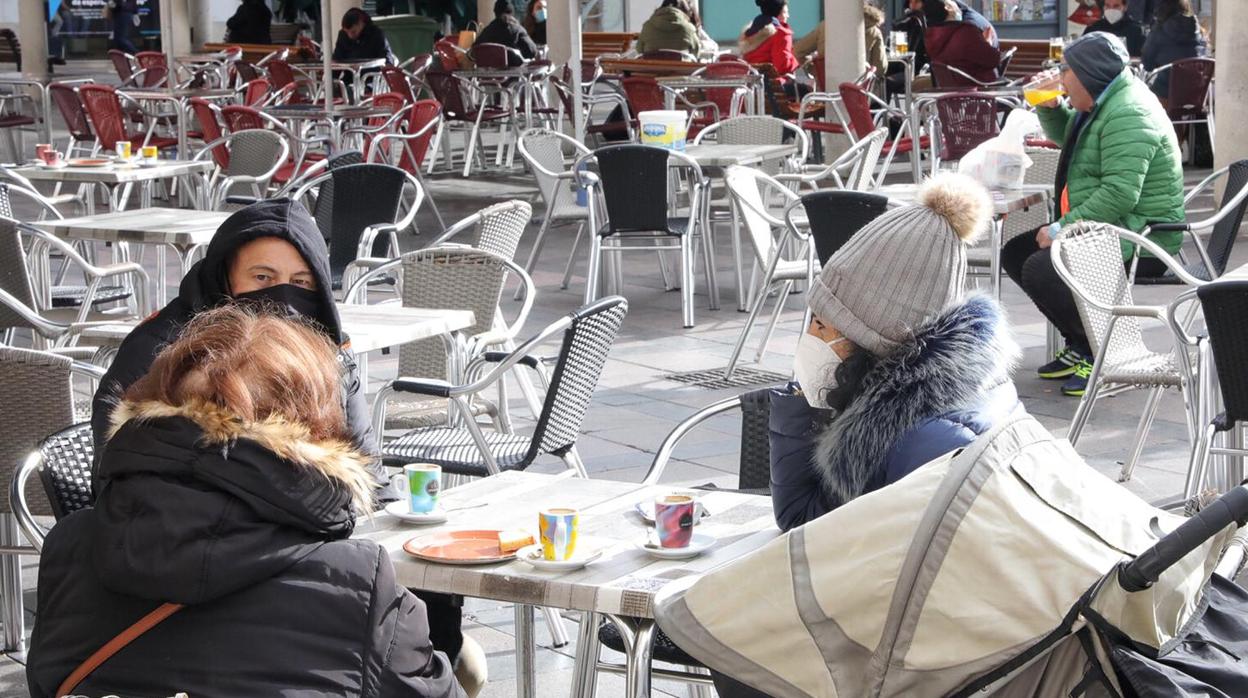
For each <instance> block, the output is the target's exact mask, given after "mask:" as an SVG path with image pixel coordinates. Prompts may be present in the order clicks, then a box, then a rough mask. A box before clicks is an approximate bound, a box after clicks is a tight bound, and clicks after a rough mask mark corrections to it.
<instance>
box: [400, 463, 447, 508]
mask: <svg viewBox="0 0 1248 698" xmlns="http://www.w3.org/2000/svg"><path fill="white" fill-rule="evenodd" d="M390 483H391V486H393V487H394V489H395V491H396V492H397V493H398V495H399V496H400V497H406V498H407V510H408V511H409V512H411V513H413V514H428V513H429V512H431V511H433V510H434V509H436V508H437V506H438V494H439V492H440V491H441V490H442V466H440V465H433V464H431V463H408V464H407V465H405V466H403V472H402V474H398V475H395V476H394V477H393V478H391V479H390Z"/></svg>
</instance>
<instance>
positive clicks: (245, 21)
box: [225, 0, 273, 44]
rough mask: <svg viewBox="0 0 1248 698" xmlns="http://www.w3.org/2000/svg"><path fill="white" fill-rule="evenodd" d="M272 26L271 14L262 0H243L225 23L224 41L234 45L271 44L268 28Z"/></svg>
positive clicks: (271, 38)
mask: <svg viewBox="0 0 1248 698" xmlns="http://www.w3.org/2000/svg"><path fill="white" fill-rule="evenodd" d="M272 24H273V12H272V11H271V10H270V9H269V7H268V5H265V4H264V0H243V2H242V4H240V5H239V6H238V9H237V10H236V11H235V12H234V16H233V17H230V18H229V20H227V21H226V23H225V28H226V29H227V30H228V32H227V33H226V34H227V35H226V39H225V40H226V41H229V42H232V43H236V44H271V43H273V37H272V36H271V35H270V34H269V28H270V27H271V26H272Z"/></svg>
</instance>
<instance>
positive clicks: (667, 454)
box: [572, 387, 774, 696]
mask: <svg viewBox="0 0 1248 698" xmlns="http://www.w3.org/2000/svg"><path fill="white" fill-rule="evenodd" d="M773 389H774V387H772V388H762V389H760V390H753V391H750V392H748V393H742V394H741V395H738V396H736V397H730V398H727V399H725V400H720V401H719V402H715V403H713V404H710V405H707V406H706V407H703V408H702V409H700V410H698V411H697V412H695V413H694V414H692V415H690V416H689V417H687V418H685V419H684V420H682V421H681V422H680V424H677V425H676V428H674V429H672V431H671V432H670V433H668V435H667V437H666V438H664V439H663V443H662V444H661V445H660V446H659V450H658V451H657V452H656V453H655V456H654V460H653V461H652V462H651V464H650V469H649V470H647V471H646V475H645V477H644V478H643V479H642V484H643V485H657V484H658V483H659V480H660V479H661V478H662V477H663V471H664V470H665V469H666V468H667V464H668V462H669V461H670V460H671V457H672V454H673V453H674V452H675V450H676V448H677V447H678V446H679V444H680V441H681V439H683V438H684V437H685V436H686V435H688V434H689V433H690V432H691V431H693V430H694V429H696V428H697V427H698V426H699V425H701V424H702V423H704V422H706V421H707V420H708V419H711V418H712V417H717V416H719V415H722V414H727V413H729V412H731V411H733V410H737V409H740V410H741V455H740V458H739V463H738V482H737V489H738V490H739V491H743V492H751V493H757V494H767V493H768V492H769V491H770V488H771V448H770V443H769V439H770V424H769V419H770V414H771V391H772V390H773ZM602 645H606V646H607V647H610V648H611V649H613V650H615V651H616V652H620V653H625V642H624V639H623V637H622V636H621V630H620V628H619V627H617V626H616V625H615V624H614V623H610V622H604V621H603V619H602V617H601V616H599V615H598V614H594V613H585V614H582V618H581V626H580V635H579V640H578V641H577V645H576V665H575V669H574V670H573V672H572V676H573V683H572V695H573V696H592V695H594V684H596V683H597V678H598V674H599V673H611V674H616V675H621V674H624V673H625V671H626V667H625V665H624V664H617V663H612V662H604V661H602V659H601V657H600V656H599V655H600V652H601V650H600V648H601V646H602ZM653 657H654V659H655V660H657V661H660V662H664V663H666V664H673V665H676V667H678V668H677V669H675V670H672V669H664V668H657V667H656V668H654V669H652V670H651V674H653V676H654V677H655V678H659V679H666V680H668V681H679V682H683V683H688V684H690V685H691V686H693V687H694V688H695V691H696V690H699V689H707V688H709V687H710V685H711V678H710V676H709V675H708V674H706V673H705V671H704V670H705V666H704V665H703V664H702V663H701V662H699V661H698V660H696V659H694V658H693V657H691V656H689V654H688V653H686V652H685V651H684V650H682V649H680V647H679V646H677V645H676V644H675V643H673V642H672V641H671V639H670V638H669V637H668V636H667V634H666V633H664V632H663V631H662V630H661V629H656V630H655V633H654V654H653Z"/></svg>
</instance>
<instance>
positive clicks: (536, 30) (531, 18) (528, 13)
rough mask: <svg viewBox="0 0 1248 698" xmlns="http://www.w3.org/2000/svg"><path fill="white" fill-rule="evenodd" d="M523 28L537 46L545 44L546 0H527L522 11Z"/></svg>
mask: <svg viewBox="0 0 1248 698" xmlns="http://www.w3.org/2000/svg"><path fill="white" fill-rule="evenodd" d="M524 30H525V31H526V32H528V33H529V38H530V39H533V43H535V44H537V45H538V46H545V45H546V0H529V9H527V10H525V12H524Z"/></svg>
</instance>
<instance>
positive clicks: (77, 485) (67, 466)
mask: <svg viewBox="0 0 1248 698" xmlns="http://www.w3.org/2000/svg"><path fill="white" fill-rule="evenodd" d="M39 456H40V459H41V463H40V467H39V480H40V482H42V483H43V492H44V494H46V495H47V497H48V504H49V505H50V506H51V509H52V515H53V516H55V517H56V520H57V521H60V520H61V519H63V518H65V517H66V516H69V515H70V514H72V513H74V512H75V511H78V510H79V509H86V508H87V507H89V506H91V504H92V503H94V501H95V497H94V496H92V494H91V464H92V462H93V461H94V460H95V439H94V438H92V436H91V423H90V422H84V423H82V424H75V425H74V426H72V427H69V428H68V429H62V430H61V431H58V432H56V433H55V434H53V435H51V436H49V437H48V438H46V439H44V440H43V443H41V444H39Z"/></svg>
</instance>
